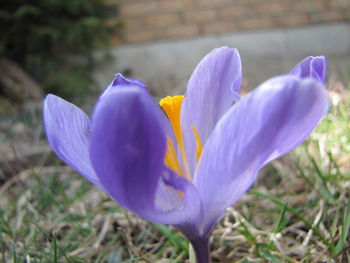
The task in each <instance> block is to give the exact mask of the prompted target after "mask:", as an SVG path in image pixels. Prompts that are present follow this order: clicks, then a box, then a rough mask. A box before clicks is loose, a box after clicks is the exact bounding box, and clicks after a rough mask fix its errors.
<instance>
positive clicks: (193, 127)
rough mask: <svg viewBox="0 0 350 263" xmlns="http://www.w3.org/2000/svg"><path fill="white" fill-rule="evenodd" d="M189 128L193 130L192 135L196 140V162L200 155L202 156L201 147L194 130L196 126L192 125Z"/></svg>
mask: <svg viewBox="0 0 350 263" xmlns="http://www.w3.org/2000/svg"><path fill="white" fill-rule="evenodd" d="M191 128H192V130H193V134H194V137H195V139H196V144H197V152H196V161H197V162H198V161H199V158H200V157H201V154H202V149H203V146H202V142H201V139H200V138H199V134H198V131H197V129H196V126H194V125H192V126H191Z"/></svg>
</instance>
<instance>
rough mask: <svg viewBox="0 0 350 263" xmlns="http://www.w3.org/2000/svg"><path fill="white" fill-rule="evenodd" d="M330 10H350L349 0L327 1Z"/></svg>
mask: <svg viewBox="0 0 350 263" xmlns="http://www.w3.org/2000/svg"><path fill="white" fill-rule="evenodd" d="M327 2H328V3H329V4H328V5H329V7H330V8H343V9H350V1H349V0H331V1H327Z"/></svg>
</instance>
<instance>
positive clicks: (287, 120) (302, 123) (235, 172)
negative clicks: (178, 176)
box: [194, 76, 328, 231]
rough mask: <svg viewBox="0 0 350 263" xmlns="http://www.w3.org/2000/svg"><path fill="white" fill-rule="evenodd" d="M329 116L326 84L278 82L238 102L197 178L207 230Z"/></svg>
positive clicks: (286, 79) (205, 154)
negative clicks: (270, 164)
mask: <svg viewBox="0 0 350 263" xmlns="http://www.w3.org/2000/svg"><path fill="white" fill-rule="evenodd" d="M327 110H328V100H327V95H326V91H325V88H324V87H323V86H322V84H321V83H320V82H318V81H315V80H312V79H305V80H301V79H298V78H296V77H294V76H281V77H276V78H273V79H271V80H269V81H267V82H265V83H263V84H262V85H261V86H260V87H258V88H257V89H256V90H255V91H253V92H252V93H250V94H249V95H248V96H246V97H244V98H243V99H241V100H240V101H238V102H237V103H236V104H235V105H234V106H233V107H232V108H231V109H230V110H229V111H228V112H227V113H226V114H225V116H224V117H223V118H222V119H221V120H220V122H219V123H218V124H217V126H216V128H215V130H214V131H213V133H212V135H211V136H210V138H209V139H208V142H207V144H206V146H205V148H204V149H203V152H202V156H201V159H200V162H199V164H198V168H197V170H196V174H195V177H194V184H195V186H196V187H197V189H198V191H199V193H200V195H201V198H202V201H203V207H205V209H206V210H205V221H206V222H207V223H206V224H207V229H210V228H211V227H212V225H213V224H215V222H216V220H218V218H219V217H220V215H221V214H222V213H223V211H224V210H225V209H226V208H227V207H229V206H230V205H232V204H233V203H234V202H235V201H236V200H238V198H239V197H240V196H241V195H242V194H243V193H244V192H245V191H247V189H248V188H249V187H250V186H251V184H252V183H253V181H254V179H255V177H256V175H257V172H258V170H259V169H260V168H262V167H263V166H264V165H266V164H267V163H268V162H269V161H271V160H273V159H274V158H277V157H279V156H281V155H283V154H285V153H287V152H288V151H290V150H292V149H293V148H294V147H296V146H297V145H298V144H300V143H301V142H303V141H304V140H305V139H306V137H307V136H308V135H309V134H310V133H311V132H312V130H313V129H314V128H315V126H316V125H317V123H318V122H319V120H320V119H321V118H322V116H323V115H324V114H325V113H326V111H327ZM208 231H209V230H208Z"/></svg>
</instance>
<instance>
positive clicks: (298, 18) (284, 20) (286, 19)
mask: <svg viewBox="0 0 350 263" xmlns="http://www.w3.org/2000/svg"><path fill="white" fill-rule="evenodd" d="M275 22H276V25H277V26H280V27H290V26H298V25H306V24H309V23H310V19H309V17H308V16H307V15H304V14H291V15H282V16H280V17H278V18H276V20H275Z"/></svg>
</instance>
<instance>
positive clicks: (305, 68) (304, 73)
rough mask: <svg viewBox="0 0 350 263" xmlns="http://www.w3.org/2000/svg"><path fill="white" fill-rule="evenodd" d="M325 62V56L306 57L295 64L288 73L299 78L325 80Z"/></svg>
mask: <svg viewBox="0 0 350 263" xmlns="http://www.w3.org/2000/svg"><path fill="white" fill-rule="evenodd" d="M326 71H327V63H326V57H325V56H318V57H312V56H310V57H307V58H305V59H304V60H303V61H301V62H300V63H299V64H298V65H296V66H295V67H294V68H293V69H292V71H291V72H290V73H289V74H292V75H295V76H297V77H299V78H313V79H316V80H318V81H321V82H323V83H324V82H325V81H326Z"/></svg>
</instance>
